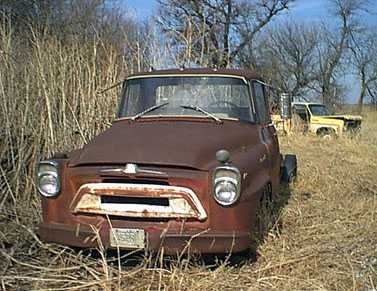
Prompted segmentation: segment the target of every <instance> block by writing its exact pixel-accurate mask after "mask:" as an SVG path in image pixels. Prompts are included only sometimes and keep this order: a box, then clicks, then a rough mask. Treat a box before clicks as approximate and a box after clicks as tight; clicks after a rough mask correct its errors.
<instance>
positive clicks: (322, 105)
mask: <svg viewBox="0 0 377 291" xmlns="http://www.w3.org/2000/svg"><path fill="white" fill-rule="evenodd" d="M312 106H317V107H324V108H325V109H326V111H327V113H328V114H325V115H317V114H313V111H312ZM308 109H309V112H310V114H311V115H312V116H319V117H321V116H330V115H331V112H330V111H329V109H328V108H327V106H326V105H325V104H314V103H313V104H308Z"/></svg>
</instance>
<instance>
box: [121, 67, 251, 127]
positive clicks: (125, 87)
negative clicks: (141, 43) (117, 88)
mask: <svg viewBox="0 0 377 291" xmlns="http://www.w3.org/2000/svg"><path fill="white" fill-rule="evenodd" d="M171 77H177V78H185V77H198V78H200V77H217V78H232V79H241V80H242V81H243V83H244V84H245V86H246V91H245V92H247V101H248V102H249V112H250V119H251V120H246V119H240V118H235V117H219V116H217V117H218V118H219V119H221V120H233V121H239V122H246V123H252V124H255V123H257V116H256V113H255V104H254V99H253V95H252V91H251V87H250V82H249V80H248V79H246V78H245V77H244V76H238V75H232V74H155V75H154V74H146V75H134V76H130V77H128V78H126V79H125V80H124V81H123V85H122V90H121V94H120V100H119V105H118V111H117V116H116V119H115V121H117V120H124V119H132V118H133V116H121V114H122V112H123V110H124V106H126V103H127V102H128V98H127V96H125V94H126V91H127V82H128V81H130V80H135V79H143V78H171ZM156 117H158V118H200V119H208V116H206V115H203V116H201V115H197V114H185V115H179V114H158V113H157V114H148V115H143V116H142V117H141V118H143V119H144V118H156Z"/></svg>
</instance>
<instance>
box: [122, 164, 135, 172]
mask: <svg viewBox="0 0 377 291" xmlns="http://www.w3.org/2000/svg"><path fill="white" fill-rule="evenodd" d="M123 173H125V174H137V173H138V167H137V165H136V164H127V165H126V167H125V168H124V170H123Z"/></svg>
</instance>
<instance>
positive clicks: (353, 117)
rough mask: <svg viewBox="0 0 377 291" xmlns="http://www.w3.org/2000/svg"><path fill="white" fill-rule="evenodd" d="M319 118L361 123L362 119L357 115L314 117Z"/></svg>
mask: <svg viewBox="0 0 377 291" xmlns="http://www.w3.org/2000/svg"><path fill="white" fill-rule="evenodd" d="M316 117H320V118H329V119H338V120H344V121H346V120H352V121H361V120H362V117H361V116H359V115H328V116H316Z"/></svg>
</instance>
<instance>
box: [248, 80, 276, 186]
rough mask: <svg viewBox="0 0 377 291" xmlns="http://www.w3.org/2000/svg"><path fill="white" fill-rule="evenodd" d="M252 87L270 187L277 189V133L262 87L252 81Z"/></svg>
mask: <svg viewBox="0 0 377 291" xmlns="http://www.w3.org/2000/svg"><path fill="white" fill-rule="evenodd" d="M252 87H253V95H254V104H255V110H256V113H257V117H258V121H259V124H260V131H261V139H262V142H263V144H264V145H265V147H266V149H267V156H266V158H267V159H268V160H269V165H270V175H271V182H272V186H273V187H278V185H279V182H280V159H281V158H280V150H279V141H278V137H277V131H276V129H275V126H274V125H273V124H272V122H271V116H270V114H269V110H268V100H267V96H266V93H265V92H266V91H265V88H264V85H263V84H261V83H259V82H257V81H254V82H253V83H252ZM262 158H263V157H262ZM275 189H277V188H275Z"/></svg>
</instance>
